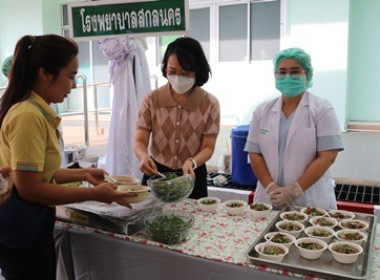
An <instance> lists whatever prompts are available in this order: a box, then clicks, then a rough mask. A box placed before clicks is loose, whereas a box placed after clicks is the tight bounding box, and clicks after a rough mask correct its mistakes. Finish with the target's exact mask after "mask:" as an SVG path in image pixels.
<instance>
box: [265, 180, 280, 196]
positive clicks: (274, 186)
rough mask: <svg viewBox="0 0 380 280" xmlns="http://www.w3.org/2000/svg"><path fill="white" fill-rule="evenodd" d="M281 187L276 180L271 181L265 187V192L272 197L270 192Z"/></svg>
mask: <svg viewBox="0 0 380 280" xmlns="http://www.w3.org/2000/svg"><path fill="white" fill-rule="evenodd" d="M279 188H280V186H279V185H277V184H276V183H275V182H270V183H269V184H268V185H267V186H266V187H265V193H266V195H267V197H268V198H269V199H270V195H269V194H270V193H271V192H274V191H275V190H278V189H279Z"/></svg>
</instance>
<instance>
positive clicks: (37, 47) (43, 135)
mask: <svg viewBox="0 0 380 280" xmlns="http://www.w3.org/2000/svg"><path fill="white" fill-rule="evenodd" d="M77 55H78V46H77V45H76V43H74V42H73V41H71V40H68V39H65V38H63V37H61V36H57V35H44V36H24V37H22V38H21V39H20V40H19V41H18V43H17V45H16V48H15V53H14V59H13V61H12V67H11V70H10V73H9V84H8V87H7V89H6V91H5V93H4V95H3V96H2V98H1V108H0V127H1V135H0V166H10V167H11V169H12V172H11V181H12V183H13V185H14V187H13V188H12V191H11V196H10V197H9V199H8V200H7V201H6V203H4V204H3V205H2V206H1V208H0V209H1V210H0V269H1V273H2V275H3V276H4V277H5V278H6V279H52V280H53V279H55V269H56V268H55V253H54V239H53V228H54V221H55V208H54V207H52V206H53V205H58V204H67V203H73V202H79V201H85V200H97V201H102V202H106V203H111V202H117V203H119V204H121V205H125V206H127V207H130V205H129V204H127V203H125V202H124V200H123V197H124V196H129V194H126V193H122V192H118V191H117V190H116V188H117V186H116V185H114V184H110V183H107V182H105V181H104V173H105V171H104V170H102V169H97V168H88V169H77V170H75V169H59V167H60V164H61V148H60V144H59V136H60V135H59V131H58V130H57V127H58V125H59V123H60V121H61V119H60V117H58V116H57V115H56V113H55V112H54V111H53V110H52V109H51V108H50V106H49V104H50V103H59V102H63V100H64V99H65V98H66V97H67V95H68V94H69V93H70V91H71V89H72V88H75V87H76V84H75V75H76V74H77V69H78V59H77ZM80 180H81V181H88V182H90V183H91V184H93V185H95V187H93V188H66V187H62V186H60V185H59V184H64V183H69V182H74V181H80Z"/></svg>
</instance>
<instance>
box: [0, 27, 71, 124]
mask: <svg viewBox="0 0 380 280" xmlns="http://www.w3.org/2000/svg"><path fill="white" fill-rule="evenodd" d="M77 55H78V45H77V44H76V43H75V42H74V41H72V40H70V39H66V38H64V37H62V36H58V35H54V34H50V35H42V36H24V37H22V38H21V39H20V40H19V41H18V42H17V44H16V48H15V52H14V56H13V60H12V67H11V69H10V72H9V75H8V79H9V82H8V86H7V89H6V90H5V92H4V94H3V96H2V97H1V100H0V102H1V108H0V127H1V124H2V123H3V120H4V117H5V115H6V113H7V112H8V110H9V109H10V108H11V107H12V106H13V105H14V104H16V103H18V102H20V101H23V100H25V99H27V98H28V97H29V96H30V93H31V90H32V87H33V85H34V83H35V81H36V79H37V75H38V71H39V69H40V68H42V69H44V71H46V72H47V73H49V74H52V75H53V80H55V79H56V78H57V77H58V75H59V72H60V71H61V70H62V69H63V68H65V67H66V66H67V65H68V64H69V63H70V61H71V60H72V59H73V58H74V57H76V56H77Z"/></svg>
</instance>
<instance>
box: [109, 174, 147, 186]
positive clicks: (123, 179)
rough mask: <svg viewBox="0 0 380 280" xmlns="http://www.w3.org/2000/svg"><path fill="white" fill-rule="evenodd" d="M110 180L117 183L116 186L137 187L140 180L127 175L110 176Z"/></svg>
mask: <svg viewBox="0 0 380 280" xmlns="http://www.w3.org/2000/svg"><path fill="white" fill-rule="evenodd" d="M111 178H113V179H115V180H116V181H117V183H116V184H117V185H137V184H139V183H140V180H139V179H137V178H135V177H132V176H127V175H115V176H111Z"/></svg>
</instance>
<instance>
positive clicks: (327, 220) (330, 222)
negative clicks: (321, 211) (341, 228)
mask: <svg viewBox="0 0 380 280" xmlns="http://www.w3.org/2000/svg"><path fill="white" fill-rule="evenodd" d="M309 222H310V224H312V225H313V226H321V227H328V228H331V229H333V228H334V227H336V226H337V225H338V221H337V220H335V219H334V218H331V217H327V216H323V217H321V216H317V217H313V218H311V219H310V220H309Z"/></svg>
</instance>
